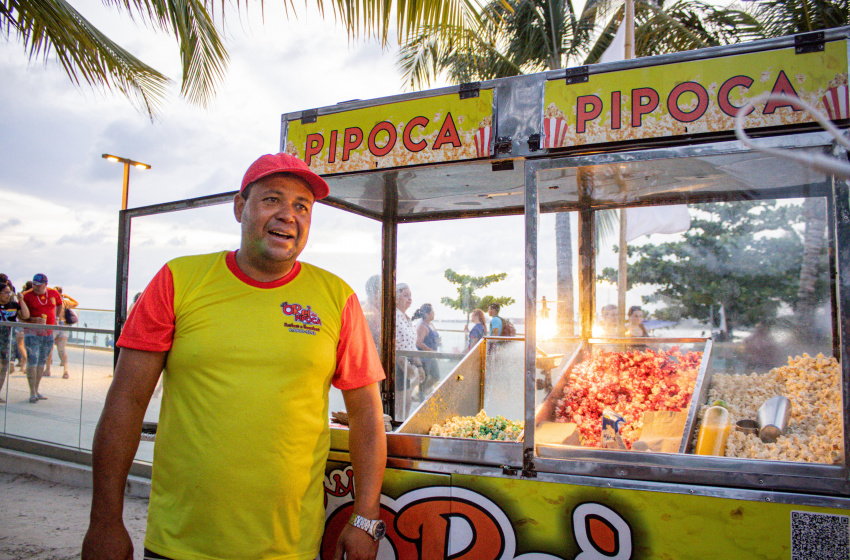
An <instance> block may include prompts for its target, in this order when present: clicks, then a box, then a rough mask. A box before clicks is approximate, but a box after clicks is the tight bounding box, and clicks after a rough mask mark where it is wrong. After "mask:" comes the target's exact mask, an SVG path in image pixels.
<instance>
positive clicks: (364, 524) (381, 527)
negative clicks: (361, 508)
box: [348, 513, 387, 541]
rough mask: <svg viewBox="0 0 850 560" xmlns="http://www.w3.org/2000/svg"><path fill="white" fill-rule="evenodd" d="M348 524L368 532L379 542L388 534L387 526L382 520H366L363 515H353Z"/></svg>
mask: <svg viewBox="0 0 850 560" xmlns="http://www.w3.org/2000/svg"><path fill="white" fill-rule="evenodd" d="M348 524H349V525H354V526H355V527H357V528H358V529H363V530H364V531H366V532H367V533H368V534H369V536H370V537H372V540H376V541H379V540H381V539H382V538H384V535H385V534H386V533H387V524H386V523H384V521H383V520H381V519H366V518H365V517H363V516H362V515H357V514H356V513H352V514H351V517H349V518H348Z"/></svg>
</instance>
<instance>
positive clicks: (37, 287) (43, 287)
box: [32, 282, 47, 296]
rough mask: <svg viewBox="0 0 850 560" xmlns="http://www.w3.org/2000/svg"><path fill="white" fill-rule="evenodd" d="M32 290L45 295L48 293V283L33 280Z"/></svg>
mask: <svg viewBox="0 0 850 560" xmlns="http://www.w3.org/2000/svg"><path fill="white" fill-rule="evenodd" d="M32 291H34V292H35V293H37V294H38V295H40V296H43V295H44V294H46V293H47V284H36V283H35V282H33V284H32Z"/></svg>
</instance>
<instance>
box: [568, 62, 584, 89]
mask: <svg viewBox="0 0 850 560" xmlns="http://www.w3.org/2000/svg"><path fill="white" fill-rule="evenodd" d="M588 68H589V67H588V66H579V67H578V68H567V76H566V78H567V85H572V84H583V83H584V82H586V81H587V80H589V79H590V70H589V69H588Z"/></svg>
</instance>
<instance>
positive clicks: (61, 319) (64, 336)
mask: <svg viewBox="0 0 850 560" xmlns="http://www.w3.org/2000/svg"><path fill="white" fill-rule="evenodd" d="M56 291H57V292H59V293H60V294H62V313H61V314H60V316H58V317H56V324H57V325H67V324H68V323H67V321H65V315H66V314H67V312H68V310H69V309H74V308H75V307H77V306H78V305H79V303H78V302H77V300H75V299H74V298H72V297H71V296H69V295H68V294H65V293H64V292H63V291H62V286H56ZM67 342H68V331H63V330H59V329H57V330H56V333H55V334H54V337H53V343H54V345H55V346H56V352H57V353H58V354H59V365H60V366H62V369H63V373H62V379H68V378H69V377H70V376H69V375H68V353H67V351H66V350H65V344H66V343H67ZM51 365H53V352H52V351H51V352H50V357H48V358H47V367H46V368H45V370H44V376H45V377H49V376H50V366H51Z"/></svg>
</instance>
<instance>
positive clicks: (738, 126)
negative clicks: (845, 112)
mask: <svg viewBox="0 0 850 560" xmlns="http://www.w3.org/2000/svg"><path fill="white" fill-rule="evenodd" d="M768 100H770V101H784V102H786V103H793V104H794V105H796V106H799V107H802V108H803V109H804V110H805V111H806V112H808V113H809V114H810V115H811V116H812V117H814V119H815V120H816V121H817V122H818V123H820V125H821V126H822V127H823V128H824V130H826V131H827V132H829V133H830V134H831V135H832V137H833V138H835V140H836V141H837V142H838V143H839V144H840V145H841V146H843V147H844V149H846V150H850V140H848V139H847V137H846V136H844V135H843V134H842V133H841V131H840V130H839V129H838V128H837V127H836V126H835V125H834V124H832V122H830V120H829V119H827V118H826V117H825V116H824V114H823V113H821V112H820V111H818V110H817V109H815V108H814V107H812V106H811V105H809V104H808V103H806V102H805V101H803V100H802V99H800V98H799V97H792V96H790V95H786V94H784V93H763V94H761V95H759V96H757V97H754V98H753V99H750V100H749V101H747V103H746V104H744V106H743V107H741V108H740V109H739V110H738V114H737V115H736V116H735V134H736V135H737V136H738V140H740V141H741V143H742V144H744V145H745V146H746V147H748V148H750V149H751V150H755V151H757V152H762V153H765V154H770V155H772V156H776V157H781V158H786V159H791V160H794V161H796V162H798V163H801V164H803V165H805V166H807V167H811V168H813V169H816V170H818V171H821V172H823V173H826V174H827V175H835V176H837V177H840V178H842V179H850V163H847V162H845V161H841V160H839V159H836V158H834V157H831V156H827V155H824V154H813V153H805V152H795V151H791V150H782V149H779V148H768V147H765V146H759V145H757V144H755V143H754V142H753V141H752V138H750V137H749V136H747V134H746V133H745V132H744V126H743V124H744V118H745V116H746V113H747V112H748V111H749V109H750V108H753V109H754V108H755V105H756V103H761V102H762V101H768Z"/></svg>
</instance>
